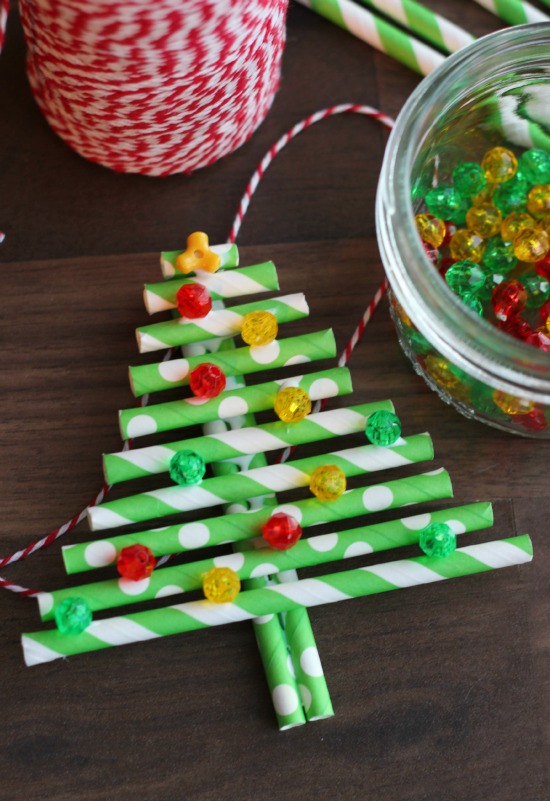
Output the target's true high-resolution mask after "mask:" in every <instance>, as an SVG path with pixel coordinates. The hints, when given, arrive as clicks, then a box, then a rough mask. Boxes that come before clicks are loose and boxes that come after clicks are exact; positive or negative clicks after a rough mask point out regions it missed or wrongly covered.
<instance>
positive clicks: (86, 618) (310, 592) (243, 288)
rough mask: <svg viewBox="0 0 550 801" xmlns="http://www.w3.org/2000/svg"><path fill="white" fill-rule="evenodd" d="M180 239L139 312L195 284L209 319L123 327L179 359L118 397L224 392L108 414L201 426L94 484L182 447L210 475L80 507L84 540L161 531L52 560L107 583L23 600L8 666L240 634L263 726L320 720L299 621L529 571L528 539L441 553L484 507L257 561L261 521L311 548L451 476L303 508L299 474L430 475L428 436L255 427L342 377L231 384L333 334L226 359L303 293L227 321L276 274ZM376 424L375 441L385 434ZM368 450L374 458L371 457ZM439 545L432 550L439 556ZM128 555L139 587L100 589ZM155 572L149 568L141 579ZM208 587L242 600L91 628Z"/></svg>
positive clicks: (333, 415) (135, 377)
mask: <svg viewBox="0 0 550 801" xmlns="http://www.w3.org/2000/svg"><path fill="white" fill-rule="evenodd" d="M193 236H194V237H195V236H196V235H193ZM202 236H203V237H204V235H202ZM190 240H191V242H190V244H189V246H188V248H187V250H186V251H183V253H182V252H171V253H164V254H163V256H162V264H163V270H164V273H165V277H167V278H168V279H169V280H166V281H165V282H163V283H159V284H152V285H148V286H146V288H145V303H146V307H147V309H148V311H149V312H150V313H151V314H155V313H157V312H162V311H167V310H170V311H172V314H173V310H174V309H175V307H176V306H177V304H178V297H179V293H180V292H181V290H182V287H187V288H189V286H193V285H195V287H197V286H198V287H205V288H206V289H207V290H208V293H209V294H210V296H211V298H212V299H213V301H214V306H213V308H212V310H211V311H208V313H207V314H206V316H204V317H201V318H198V319H188V318H185V317H175V316H174V317H172V319H170V320H167V321H165V322H160V323H157V324H153V325H147V326H144V327H142V328H140V329H138V331H137V338H138V343H139V346H140V350H141V352H149V351H154V350H161V349H167V348H170V347H173V346H177V347H184V348H185V349H186V351H184V353H185V358H171V359H169V360H165V361H163V362H160V363H156V364H148V365H142V366H138V367H132V368H130V376H131V384H132V387H133V389H134V392H135V394H136V395H137V396H141V395H143V394H144V393H150V392H151V393H155V392H160V391H162V390H165V389H174V388H176V387H185V386H187V385H188V384H189V383H190V381H191V379H192V375H193V374H194V371H196V370H197V368H201V367H202V366H203V365H204V364H205V363H208V364H210V365H213V366H214V367H215V368H221V370H222V371H223V373H224V374H225V376H226V377H227V378H226V387H225V389H224V390H223V391H221V392H220V393H219V394H217V395H215V396H214V397H210V398H206V397H201V396H200V395H199V396H196V395H195V396H191V397H187V398H182V399H178V400H175V401H173V400H172V401H168V402H161V403H155V404H153V405H150V406H148V407H147V408H146V409H144V408H139V409H130V410H124V411H122V412H121V413H120V426H121V433H122V436H123V437H124V438H126V437H134V438H139V437H141V436H144V435H151V434H154V433H159V432H164V431H172V430H174V431H175V430H178V429H181V428H185V427H188V426H192V425H196V424H204V431H205V433H204V435H203V436H198V437H193V438H181V439H179V440H177V441H173V442H170V443H164V444H157V445H148V446H146V447H141V448H135V449H134V450H131V451H124V450H123V451H120V452H118V453H113V454H107V455H106V456H105V457H104V470H105V475H106V478H107V481H108V482H110V483H120V482H125V481H130V480H134V479H137V478H140V479H143V478H144V477H147V476H149V477H152V476H156V475H159V474H164V473H167V472H170V476H171V477H173V473H172V466H173V464H174V459H175V460H176V462H177V461H178V459H179V455H180V454H181V452H182V450H183V451H184V452H185V453H186V454H189V452H190V451H191V453H192V454H193V458H194V459H195V457H196V459H195V461H196V460H197V459H198V461H200V460H202V461H203V462H204V463H208V464H209V465H210V468H211V471H212V476H211V477H207V478H204V480H202V481H201V482H200V483H197V484H192V485H189V486H182V485H181V484H180V483H174V484H172V485H171V486H167V487H165V488H162V489H155V490H151V491H149V492H141V493H139V494H134V495H130V496H128V497H125V498H121V499H118V500H113V501H110V502H107V503H102V504H100V505H99V506H96V507H91V508H90V509H89V522H90V526H91V528H92V530H105V529H118V528H119V527H124V526H128V525H130V524H139V525H140V526H143V525H145V526H147V525H150V524H151V521H153V520H158V519H159V518H162V517H164V516H173V515H177V516H178V519H177V522H175V523H174V522H172V521H170V525H168V526H164V527H162V528H145V529H144V530H140V531H138V532H135V531H132V533H123V534H116V533H111V534H109V536H108V537H106V538H102V539H99V540H92V541H90V542H85V543H81V544H75V545H70V546H66V547H64V549H63V557H64V562H65V567H66V569H67V572H68V573H78V572H82V571H85V570H93V569H98V568H104V569H107V570H110V571H111V576H112V577H110V578H107V579H106V580H103V581H99V582H96V583H92V584H87V585H83V586H81V587H72V588H70V589H65V590H58V591H54V592H51V593H41V594H40V595H38V602H39V609H40V614H41V617H42V619H43V620H45V621H50V620H52V619H55V620H56V622H57V626H58V628H53V629H49V630H43V631H40V632H35V633H31V634H25V635H23V649H24V655H25V660H26V662H27V664H28V665H36V664H39V663H42V662H47V661H50V660H53V659H57V658H59V657H64V656H68V655H72V654H77V653H83V652H87V651H93V650H99V649H104V648H109V647H111V646H116V645H125V644H128V643H133V642H138V641H142V640H148V639H155V638H157V637H162V636H165V635H170V634H176V633H181V632H187V631H191V630H194V629H200V628H206V627H210V626H216V625H221V624H225V623H230V622H234V621H242V620H246V619H251V620H252V621H253V624H254V630H255V634H256V638H257V641H258V645H259V648H260V652H261V655H262V660H263V663H264V667H265V670H266V674H267V680H268V684H269V688H270V692H271V696H272V699H273V704H274V707H275V712H276V716H277V720H278V724H279V727H280V728H281V729H286V728H290V727H292V726H297V725H300V724H302V723H304V722H306V720H315V719H319V718H324V717H328V716H330V715H332V714H333V710H332V706H331V702H330V697H329V694H328V690H327V686H326V681H325V678H324V674H323V669H322V667H321V662H320V659H319V654H318V651H317V648H316V645H315V640H314V637H313V634H312V631H311V625H310V622H309V618H308V615H307V611H306V610H307V607H309V606H315V605H319V604H324V603H332V602H335V601H340V600H344V599H349V598H356V597H361V596H366V595H372V594H375V593H380V592H388V591H390V590H395V589H401V588H404V587H411V586H416V585H419V584H423V583H428V582H434V581H442V580H444V579H448V578H455V577H458V576H465V575H469V574H473V573H479V572H483V571H487V570H491V569H494V568H500V567H505V566H509V565H516V564H521V563H525V562H528V561H530V560H531V558H532V548H531V542H530V540H529V537H528V536H516V537H512V538H510V539H504V540H497V541H493V542H486V543H483V544H478V545H470V546H466V547H462V548H456V549H455V540H456V535H460V534H463V533H466V532H471V531H476V530H480V529H484V528H488V527H489V526H491V525H492V522H493V516H492V509H491V504H490V503H489V502H480V503H473V504H469V505H465V506H458V507H453V508H448V509H442V510H437V511H432V512H422V513H416V514H413V515H407V516H405V517H403V518H401V519H397V520H389V521H385V522H380V523H376V524H371V525H368V524H364V522H363V520H362V521H361V523H362V525H360V526H359V527H356V528H351V529H349V530H345V531H331V532H329V533H324V534H321V535H311V536H304V537H302V538H301V539H298V540H297V541H296V542H295V544H294V545H293V546H292V547H290V548H284V549H280V548H270V547H267V543H266V541H265V540H264V539H262V536H261V535H262V531H264V536H265V527H266V524H267V526H268V527H269V524H270V521H273V518H274V516H275V515H278V516H279V517H278V518H277V519H278V520H280V519H281V518H280V515H281V513H282V514H283V516H285V517H284V518H283V519H285V520H287V521H288V520H293V521H294V523H295V524H297V525H298V526H299V527H301V528H302V529H304V530H306V534H310V531H309V529H310V528H311V527H312V526H315V525H318V524H321V523H325V524H326V523H329V524H332V523H338V522H340V521H343V520H347V519H348V518H354V517H360V518H364V517H365V516H367V515H369V514H371V513H374V512H379V511H381V510H391V509H398V508H402V507H404V506H409V505H411V504H417V503H426V502H430V501H435V500H440V499H445V498H451V497H452V487H451V482H450V478H449V475H448V473H447V471H446V470H444V469H439V470H435V471H431V472H427V473H421V474H418V475H413V476H409V477H405V478H399V479H395V480H387V481H384V482H383V483H371V482H370V481H369V480H368V481H367V483H366V484H365V485H364V486H361V487H358V488H354V489H349V490H347V491H343V492H342V493H341V494H338V493H336V492H335V493H333V496H334V497H333V498H331V497H330V496H331V493H330V492H327V491H326V489H327V488H326V487H325V488H324V491H323V492H321V493H320V494H319V493H317V495H316V494H315V492H314V495H315V497H313V496H312V495H311V494H309V493H308V492H307V487H308V485H309V486H310V487H311V488H312V490H313V479H312V476H315V475H316V474H318V473H319V470H320V471H321V473H322V474H326V470H327V469H328V471H329V473H330V474H331V475H332V476H334V475H336V474H337V475H339V476H340V477H341V481H340V487H339V490H338V492H341V491H342V490H343V489H344V488H345V480H346V478H347V477H351V476H367V477H369V476H370V474H371V473H375V472H377V471H379V470H385V469H389V468H391V467H398V466H403V465H410V464H415V463H420V462H423V461H425V460H429V459H431V458H432V457H433V447H432V442H431V439H430V436H429V434H426V433H421V434H416V435H412V436H408V437H402V436H401V427H400V423H399V421H398V419H397V418H395V415H393V405H392V403H391V402H390V401H380V402H371V403H364V404H360V405H356V406H349V407H347V408H338V409H333V410H330V411H321V412H316V411H314V412H313V413H310V414H307V415H306V416H305V417H303V418H302V419H299V420H298V421H296V422H285V419H284V418H283V419H279V420H277V419H275V414H273V418H274V419H273V421H272V422H267V423H263V424H255V423H254V421H253V418H252V413H254V412H261V411H267V410H270V409H271V410H272V409H274V407H275V408H279V407H278V401H280V400H281V399H282V398H283V396H284V392H285V391H287V390H290V394H291V396H292V397H294V396H295V395H296V396H297V392H298V393H299V397H300V398H301V399H302V400H303V399H304V398H305V399H306V400H308V401H312V400H313V401H316V400H322V399H327V398H330V397H336V396H339V395H345V394H348V393H350V392H351V391H352V387H351V376H350V373H349V371H348V369H347V368H346V367H335V368H331V369H325V370H321V371H316V372H310V373H307V374H300V375H295V376H293V377H292V378H287V379H273V380H271V381H268V382H264V383H259V384H253V385H250V386H245V385H244V382H243V381H242V379H239V378H238V376H242V375H244V374H251V373H254V372H257V371H259V370H262V371H263V370H269V369H271V368H282V367H285V366H286V367H288V366H289V365H294V364H304V363H309V362H313V361H315V360H319V359H326V358H331V357H333V356H334V355H335V342H334V337H333V334H332V331H330V330H325V331H317V332H310V333H307V334H303V335H299V336H294V337H288V338H282V339H279V338H275V339H270V341H268V342H265V343H264V344H261V345H255V346H250V345H247V346H245V347H242V346H241V343H239V342H235V341H234V339H233V337H235V336H238V335H239V333H240V334H241V336H244V326H245V324H246V322H247V321H248V322H250V321H251V320H257V319H258V318H257V317H254V315H258V313H260V318H261V319H263V320H264V322H265V317H266V314H267V315H268V316H269V315H270V316H271V319H273V320H275V324H276V327H278V325H282V324H284V323H285V322H287V321H290V320H298V319H300V318H303V317H305V316H307V314H308V307H307V303H306V301H305V298H304V297H303V295H302V294H301V293H298V294H295V295H287V296H277V297H272V296H270V298H269V299H268V300H256V301H252V302H249V303H246V304H239V305H234V306H232V307H230V308H226V307H225V306H224V301H225V300H227V299H231V298H237V297H238V296H242V295H255V294H258V293H266V292H271V293H273V292H274V291H276V290H278V288H279V287H278V279H277V273H276V270H275V266H274V264H273V263H272V262H269V261H268V262H265V263H262V264H258V265H253V266H250V267H244V268H240V267H238V251H237V248H236V246H235V245H225V246H213V247H212V248H210V249H209V248H208V242H207V240H206V239H205V238H203V239H202V240H200V242H199V245H198V246H197V239H196V238H193V239H192V238H190ZM205 254H214V257H215V259H214V261H216V259H217V261H218V263H219V266H220V269H219V270H218V271H217V272H213V273H211V272H208V271H204V270H203V269H200V268H201V267H202V266H203V258H204V256H205ZM182 255H183V256H184V258H185V259H187V262H186V264H187V268H189V260H191V266H192V267H193V269H194V272H191V273H190V275H189V276H186V277H182V276H181V274H179V275H175V269H174V265H175V264H176V263H177V262H178V259H179V258H180V256H182ZM193 260H194V261H193ZM185 291H187V290H185ZM201 291H202V290H201ZM251 315H252V317H251ZM262 315H263V316H262ZM169 353H170V352H169ZM284 397H286V396H284ZM287 411H288V408H287ZM380 419H381V420H382V424H380V423H379V422H378V421H380ZM388 420H389V421H390V422H391V429H392V434H393V436H391V437H387V436H386V434H387V428H386V427H385V425H386V424H387V422H388ZM375 421H377V422H376V425H375ZM384 421H386V422H385V423H384ZM396 421H397V428H398V430H397V431H395V430H394V429H395V426H396ZM365 431H366V432H367V434H368V436H369V439H370V442H369V441H368V440H367V438H366V437H365ZM369 431H370V433H369ZM350 435H355V436H356V437H357V439H358V444H357V445H356V446H355V447H351V448H346V449H345V450H333V451H331V452H329V453H324V454H322V455H316V456H309V457H306V458H298V459H295V458H292V460H291V461H288V462H286V463H281V462H279V463H274V464H270V465H268V462H267V459H266V456H265V454H266V453H268V452H270V451H271V452H277V451H280V450H281V449H283V448H288V447H294V446H297V445H302V444H305V443H311V442H318V441H323V440H329V439H333V438H336V437H340V436H350ZM396 437H397V438H396ZM373 441H375V442H382V444H371V443H372V442H373ZM387 442H390V444H386V443H387ZM186 458H187V457H186ZM178 463H179V462H178ZM176 480H177V479H176ZM342 481H343V483H342ZM300 488H305V493H304V495H305V497H303V498H302V497H300V498H298V499H297V500H293V501H292V502H290V503H281V502H280V501H279V500H278V499H277V498H276V497H275V494H274V493H282V492H285V491H287V490H297V489H298V490H299V489H300ZM215 506H218V507H219V506H224V507H225V510H224V511H225V514H223V515H222V516H219V515H217V516H209V517H206V518H205V519H201V520H198V521H197V520H191V521H190V520H189V518H188V516H187V515H186V513H187V512H190V511H192V510H197V509H206V508H209V507H215ZM186 518H187V519H186ZM440 535H442V538H441V537H440ZM419 542H420V543H421V545H422V549H423V550H424V555H419V556H413V557H411V558H408V559H402V560H398V561H393V562H385V563H379V564H373V565H369V566H368V567H360V568H355V569H351V570H343V571H342V570H340V571H339V572H333V573H328V574H327V575H324V576H322V577H317V578H305V579H299V578H298V576H297V574H296V570H297V569H303V568H307V567H308V566H313V565H320V564H324V563H327V562H332V561H337V560H342V559H346V558H351V557H358V556H361V555H365V554H373V553H377V552H382V551H385V550H389V549H393V548H396V547H402V546H415V545H418V543H419ZM228 543H231V544H232V546H233V551H234V552H233V553H229V554H228V553H222V554H221V555H220V556H216V557H213V558H212V557H211V558H207V559H204V558H203V559H201V560H199V561H193V562H187V563H185V564H180V565H176V566H169V567H162V568H159V563H161V561H162V558H163V557H165V556H166V555H168V554H182V553H187V552H189V551H194V550H198V549H200V548H203V547H212V546H217V545H224V546H225V547H226V548H227V544H228ZM438 543H439V544H438ZM441 543H444V549H441V548H440V547H439V546H440V545H441ZM136 546H139V549H140V553H143V552H145V551H147V549H148V551H147V552H148V553H150V556H151V560H152V561H151V562H150V564H149V565H148V567H150V568H151V570H148V571H147V572H146V575H145V577H140V576H137V574H136V575H134V576H133V579H132V578H129V577H128V575H125V574H124V573H123V577H122V578H121V577H120V576H116V577H115V570H114V566H115V565H117V567H118V569H119V572H122V571H121V568H120V565H121V560H122V561H123V562H124V563H125V564H126V566H127V565H128V563H129V561H128V560H129V557H128V554H129V553H130V552H132V553H134V551H135V547H136ZM132 548H134V551H132ZM128 549H130V550H128ZM426 554H431V555H426ZM441 554H444V555H441ZM155 560H159V563H157V569H155V570H154V571H152V567H153V565H154V562H155ZM138 566H139V565H138ZM134 567H135V564H134ZM221 574H223V576H224V581H225V580H226V579H227V576H228V575H229V577H230V578H231V580H232V581H233V582H234V584H233V586H232V589H234V590H237V589H238V586H239V582H240V581H242V582H243V589H242V590H241V591H240V592H238V594H236V595H235V597H234V598H233V600H231V601H229V602H227V601H225V600H224V599H223V598H222V600H224V602H222V603H216V602H215V601H214V600H209V599H208V598H207V599H202V600H192V601H187V602H183V603H178V604H175V605H170V606H164V607H162V608H158V607H156V608H152V609H148V610H146V611H141V612H135V613H131V614H123V615H118V616H115V617H108V618H99V619H93V620H92V619H91V618H92V615H93V616H94V618H95V615H96V613H97V612H102V611H104V610H106V609H112V608H116V607H119V606H122V605H128V604H131V603H137V602H141V601H148V600H153V599H159V598H162V597H165V596H170V595H176V594H181V593H184V592H188V591H194V590H197V589H200V587H201V585H203V581H204V576H205V575H206V576H207V577H210V579H211V580H212V577H213V576H215V577H217V578H216V580H217V579H218V578H219V577H220V575H221ZM223 587H225V585H223ZM205 592H206V589H205ZM75 610H76V612H77V614H76V616H75V615H74V613H75ZM83 610H84V614H83Z"/></svg>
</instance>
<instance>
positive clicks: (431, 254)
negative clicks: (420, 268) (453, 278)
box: [422, 242, 439, 264]
mask: <svg viewBox="0 0 550 801" xmlns="http://www.w3.org/2000/svg"><path fill="white" fill-rule="evenodd" d="M422 247H423V248H424V252H425V253H426V256H427V257H428V258H429V260H430V261H431V262H433V263H434V264H437V260H438V258H439V250H438V249H437V248H435V247H434V246H433V245H430V243H429V242H422Z"/></svg>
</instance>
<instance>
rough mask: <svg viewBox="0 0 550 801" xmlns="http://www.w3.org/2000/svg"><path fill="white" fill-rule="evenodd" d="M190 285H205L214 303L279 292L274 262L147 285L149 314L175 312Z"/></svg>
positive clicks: (144, 292)
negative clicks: (181, 294)
mask: <svg viewBox="0 0 550 801" xmlns="http://www.w3.org/2000/svg"><path fill="white" fill-rule="evenodd" d="M186 284H201V286H204V287H206V289H208V291H209V292H210V295H211V297H212V299H213V300H220V299H225V298H237V297H242V296H243V295H256V294H259V293H261V292H272V291H275V290H277V289H279V281H278V279H277V271H276V269H275V265H274V264H273V262H272V261H266V262H262V263H261V264H253V265H251V266H250V267H239V268H236V269H235V270H221V271H219V270H218V272H217V273H205V272H202V271H201V272H198V273H196V274H195V275H193V276H192V277H190V278H183V277H182V278H173V279H172V280H171V281H163V282H162V283H158V284H145V287H144V290H143V300H144V303H145V308H146V309H147V311H148V312H149V314H156V313H157V312H161V311H170V310H172V309H175V308H176V306H177V304H176V295H177V292H178V290H179V289H180V288H181V287H182V286H185V285H186Z"/></svg>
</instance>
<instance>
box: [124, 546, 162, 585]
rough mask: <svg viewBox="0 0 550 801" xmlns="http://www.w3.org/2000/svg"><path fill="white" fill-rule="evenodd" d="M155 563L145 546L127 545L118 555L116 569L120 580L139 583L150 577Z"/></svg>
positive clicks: (150, 552) (150, 551)
mask: <svg viewBox="0 0 550 801" xmlns="http://www.w3.org/2000/svg"><path fill="white" fill-rule="evenodd" d="M156 561H157V560H156V559H155V557H154V555H153V551H152V550H151V549H150V548H148V547H147V546H146V545H139V544H137V545H129V546H128V547H127V548H123V549H122V550H121V552H120V553H119V555H118V559H117V563H116V567H117V570H118V572H119V573H120V575H121V576H122V578H125V579H129V580H130V581H141V580H142V579H145V578H148V577H149V576H150V575H151V573H152V572H153V568H154V567H155V564H156Z"/></svg>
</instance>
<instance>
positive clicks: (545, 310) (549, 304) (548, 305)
mask: <svg viewBox="0 0 550 801" xmlns="http://www.w3.org/2000/svg"><path fill="white" fill-rule="evenodd" d="M539 317H540V319H541V320H542V322H543V323H545V324H546V321H547V320H548V318H549V317H550V300H547V301H546V302H545V303H543V304H542V306H541V307H540V309H539Z"/></svg>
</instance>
